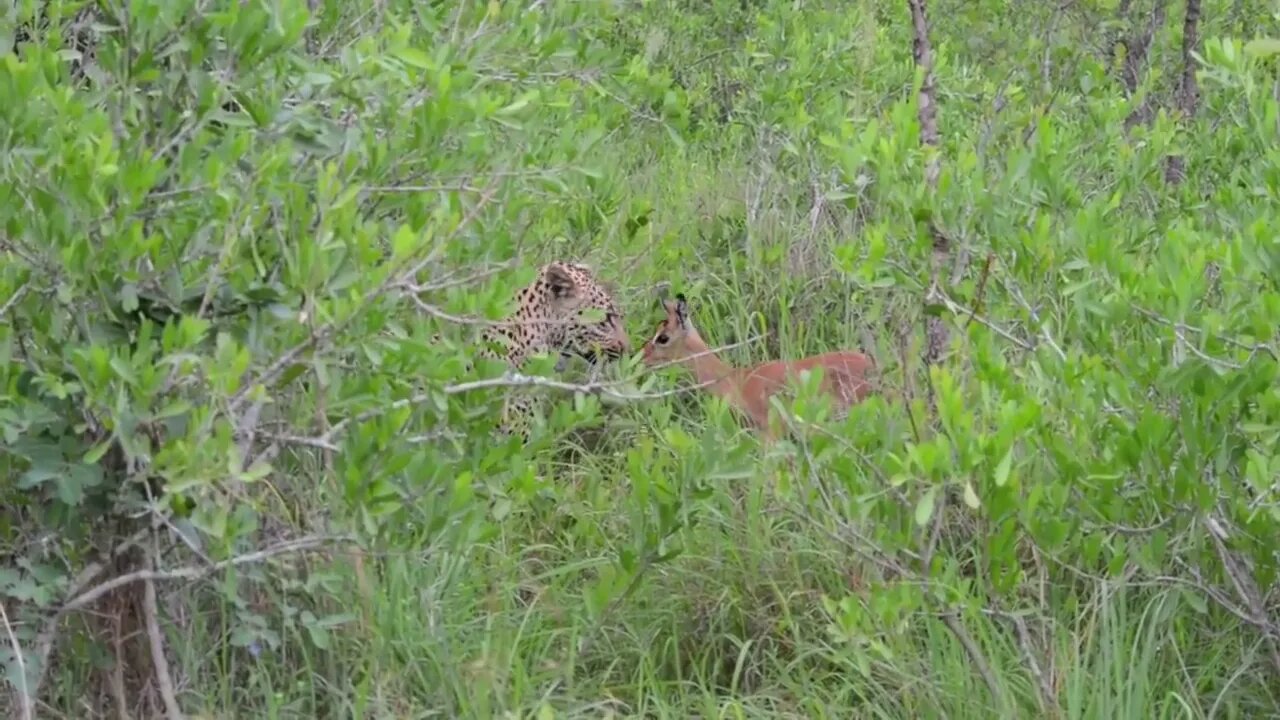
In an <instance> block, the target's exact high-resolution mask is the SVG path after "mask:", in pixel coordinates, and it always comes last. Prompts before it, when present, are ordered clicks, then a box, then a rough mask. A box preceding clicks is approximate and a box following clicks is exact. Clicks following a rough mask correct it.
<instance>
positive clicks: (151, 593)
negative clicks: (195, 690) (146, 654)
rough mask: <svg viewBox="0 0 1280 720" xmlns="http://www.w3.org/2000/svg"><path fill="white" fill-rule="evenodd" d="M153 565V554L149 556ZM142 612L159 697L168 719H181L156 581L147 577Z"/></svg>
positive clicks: (143, 583)
mask: <svg viewBox="0 0 1280 720" xmlns="http://www.w3.org/2000/svg"><path fill="white" fill-rule="evenodd" d="M151 565H152V567H153V568H154V567H155V556H154V555H153V556H152V558H151ZM142 591H143V592H142V612H143V615H144V616H145V618H146V624H147V638H148V640H150V643H151V664H152V665H153V666H155V669H156V684H157V685H158V686H160V697H161V699H163V700H164V708H165V713H166V714H167V715H168V716H169V720H182V718H183V715H182V708H181V707H180V706H179V705H178V696H177V695H176V694H175V693H174V690H173V677H172V676H171V675H170V673H169V660H168V658H166V657H165V654H164V635H162V634H161V632H160V619H159V614H160V613H159V611H158V610H157V608H156V583H155V581H154V580H152V579H150V578H148V579H146V580H143V581H142Z"/></svg>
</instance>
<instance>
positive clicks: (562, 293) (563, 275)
mask: <svg viewBox="0 0 1280 720" xmlns="http://www.w3.org/2000/svg"><path fill="white" fill-rule="evenodd" d="M544 277H545V278H546V280H547V287H549V288H551V296H552V297H554V298H556V299H557V300H563V299H564V298H570V297H573V296H574V294H575V293H577V291H578V281H577V280H575V279H574V277H573V273H572V272H570V270H569V268H567V267H565V266H564V265H563V264H562V263H551V264H550V265H548V266H547V269H546V272H545V273H544Z"/></svg>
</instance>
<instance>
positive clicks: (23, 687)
mask: <svg viewBox="0 0 1280 720" xmlns="http://www.w3.org/2000/svg"><path fill="white" fill-rule="evenodd" d="M0 620H4V631H5V633H7V634H8V635H9V642H10V644H12V645H13V658H14V662H16V663H18V677H19V680H20V682H19V685H18V687H16V688H14V689H15V690H16V691H17V693H18V706H19V707H21V708H22V720H33V719H34V718H35V709H34V702H33V700H32V698H31V693H30V692H28V689H27V661H26V658H25V657H23V654H22V645H21V644H19V643H18V636H17V635H14V633H13V626H12V625H10V624H9V613H8V612H6V611H5V609H4V603H2V602H0Z"/></svg>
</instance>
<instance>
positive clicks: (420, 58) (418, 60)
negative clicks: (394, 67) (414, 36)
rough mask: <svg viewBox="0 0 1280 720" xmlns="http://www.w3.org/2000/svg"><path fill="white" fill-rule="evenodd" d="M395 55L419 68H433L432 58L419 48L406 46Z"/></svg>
mask: <svg viewBox="0 0 1280 720" xmlns="http://www.w3.org/2000/svg"><path fill="white" fill-rule="evenodd" d="M395 56H396V57H398V58H400V59H401V60H402V61H404V62H405V63H406V64H408V65H412V66H413V67H416V68H418V69H419V70H430V69H431V58H430V57H427V54H426V53H425V52H423V51H421V50H419V49H417V48H412V47H405V48H400V49H399V50H397V51H396V53H395Z"/></svg>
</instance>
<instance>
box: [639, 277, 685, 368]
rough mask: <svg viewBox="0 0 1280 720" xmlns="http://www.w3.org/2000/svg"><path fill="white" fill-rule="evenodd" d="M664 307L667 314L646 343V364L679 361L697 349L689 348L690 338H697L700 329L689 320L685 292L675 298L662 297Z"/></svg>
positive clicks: (660, 299)
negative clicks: (696, 328) (695, 327)
mask: <svg viewBox="0 0 1280 720" xmlns="http://www.w3.org/2000/svg"><path fill="white" fill-rule="evenodd" d="M659 301H660V302H661V303H662V309H663V310H665V311H666V313H667V316H666V317H665V318H663V320H662V323H661V324H659V325H658V330H657V332H655V333H654V334H653V337H651V338H649V342H647V343H645V344H644V362H645V364H646V365H657V364H658V363H666V362H678V361H680V360H683V359H685V358H687V357H689V356H690V355H692V354H693V353H694V352H697V351H696V350H691V349H690V348H689V339H690V338H691V337H692V338H697V337H698V331H697V330H694V329H693V324H692V323H690V322H689V305H688V303H687V302H686V300H685V297H684V295H683V294H677V295H676V299H675V300H667V299H665V298H662V297H660V298H659Z"/></svg>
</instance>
